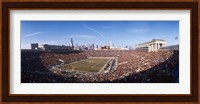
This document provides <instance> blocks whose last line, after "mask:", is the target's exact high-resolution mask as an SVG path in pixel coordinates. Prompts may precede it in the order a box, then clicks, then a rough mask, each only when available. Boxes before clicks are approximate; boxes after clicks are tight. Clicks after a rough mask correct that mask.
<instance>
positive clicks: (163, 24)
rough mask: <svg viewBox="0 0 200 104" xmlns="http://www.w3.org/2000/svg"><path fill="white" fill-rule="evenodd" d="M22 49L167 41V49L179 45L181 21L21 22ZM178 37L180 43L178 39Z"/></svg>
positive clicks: (132, 45)
mask: <svg viewBox="0 0 200 104" xmlns="http://www.w3.org/2000/svg"><path fill="white" fill-rule="evenodd" d="M20 32H21V33H20V34H21V48H22V49H30V48H31V47H30V46H31V45H30V44H31V43H39V44H50V45H69V43H70V38H72V39H73V42H74V44H78V45H88V44H95V45H108V44H109V42H110V41H112V43H113V45H114V47H121V48H122V47H125V46H128V47H130V46H131V47H132V48H134V47H135V45H136V44H140V43H144V42H147V41H151V40H152V39H164V40H166V43H167V45H174V44H178V43H179V22H178V21H21V31H20ZM175 37H178V39H175Z"/></svg>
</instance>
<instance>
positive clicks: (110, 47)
mask: <svg viewBox="0 0 200 104" xmlns="http://www.w3.org/2000/svg"><path fill="white" fill-rule="evenodd" d="M109 46H110V48H112V40H111V41H110V44H109Z"/></svg>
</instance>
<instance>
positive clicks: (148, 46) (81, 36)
mask: <svg viewBox="0 0 200 104" xmlns="http://www.w3.org/2000/svg"><path fill="white" fill-rule="evenodd" d="M21 26H22V27H21V83H179V40H178V36H179V21H107V20H106V21H22V22H21ZM49 30H50V31H49Z"/></svg>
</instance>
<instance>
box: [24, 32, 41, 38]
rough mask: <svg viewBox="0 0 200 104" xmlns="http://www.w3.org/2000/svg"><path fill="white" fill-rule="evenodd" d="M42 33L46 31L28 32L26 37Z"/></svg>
mask: <svg viewBox="0 0 200 104" xmlns="http://www.w3.org/2000/svg"><path fill="white" fill-rule="evenodd" d="M42 33H44V32H34V33H30V34H26V35H25V36H24V37H31V36H35V35H39V34H42Z"/></svg>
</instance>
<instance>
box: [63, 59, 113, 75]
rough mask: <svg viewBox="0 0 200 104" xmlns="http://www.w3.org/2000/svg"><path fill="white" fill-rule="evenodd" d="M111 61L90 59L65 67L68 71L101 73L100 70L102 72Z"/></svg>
mask: <svg viewBox="0 0 200 104" xmlns="http://www.w3.org/2000/svg"><path fill="white" fill-rule="evenodd" d="M109 60H110V58H88V59H85V60H81V61H76V62H73V63H70V64H65V65H63V67H64V68H65V69H68V70H80V71H88V72H99V70H101V69H102V68H103V67H104V65H106V63H108V61H109Z"/></svg>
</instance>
